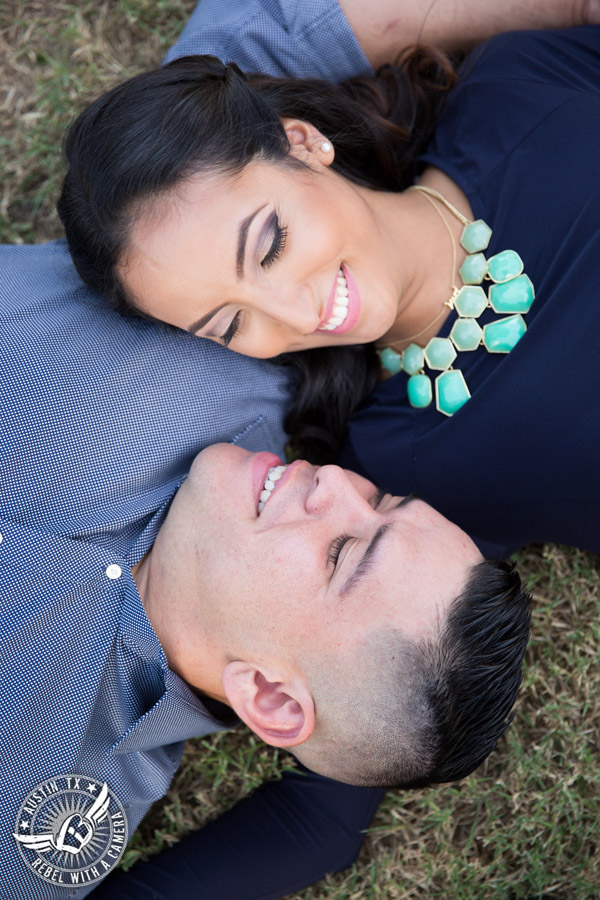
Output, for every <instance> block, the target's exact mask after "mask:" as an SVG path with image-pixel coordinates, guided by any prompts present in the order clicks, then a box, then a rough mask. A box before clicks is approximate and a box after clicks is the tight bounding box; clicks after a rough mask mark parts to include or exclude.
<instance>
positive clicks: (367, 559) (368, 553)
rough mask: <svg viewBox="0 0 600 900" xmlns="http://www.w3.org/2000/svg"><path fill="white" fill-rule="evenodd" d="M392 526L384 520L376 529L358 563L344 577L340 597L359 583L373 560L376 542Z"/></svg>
mask: <svg viewBox="0 0 600 900" xmlns="http://www.w3.org/2000/svg"><path fill="white" fill-rule="evenodd" d="M391 527H392V523H391V522H386V523H385V525H381V527H380V528H378V529H377V531H376V532H375V534H374V535H373V537H372V538H371V540H370V542H369V546H368V547H367V549H366V550H365V552H364V553H363V555H362V557H361V559H360V561H359V562H358V565H357V566H356V568H355V569H354V572H352V574H351V575H350V576H349V578H347V579H346V581H345V583H344V584H343V585H342V587H341V590H340V597H345V596H346V595H347V594H349V593H350V592H351V591H353V590H354V589H355V588H356V586H357V584H359V582H360V580H361V578H362V577H363V576H364V575H365V574H366V573H367V572H368V571H369V569H370V567H371V564H372V562H373V554H374V553H375V550H376V548H377V545H378V543H379V542H380V540H381V539H382V537H383V536H384V534H385V533H386V532H387V531H389V529H390V528H391Z"/></svg>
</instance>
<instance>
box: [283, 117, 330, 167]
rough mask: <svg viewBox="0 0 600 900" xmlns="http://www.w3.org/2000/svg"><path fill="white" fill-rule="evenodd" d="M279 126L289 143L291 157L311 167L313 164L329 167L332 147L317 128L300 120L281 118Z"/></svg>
mask: <svg viewBox="0 0 600 900" xmlns="http://www.w3.org/2000/svg"><path fill="white" fill-rule="evenodd" d="M281 124H282V125H283V127H284V128H285V133H286V135H287V139H288V141H289V142H290V146H291V150H290V153H291V155H292V156H295V157H296V158H297V159H300V160H302V162H306V163H312V164H313V165H314V164H315V163H321V164H322V165H324V166H330V165H331V163H332V162H333V157H334V150H333V145H332V144H331V143H330V142H329V141H328V140H327V138H326V137H325V136H324V135H323V134H321V132H320V131H319V129H318V128H315V126H314V125H311V124H310V122H304V121H303V120H302V119H286V118H283V119H282V120H281ZM323 148H328V149H323Z"/></svg>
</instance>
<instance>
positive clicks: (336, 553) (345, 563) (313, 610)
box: [155, 444, 481, 663]
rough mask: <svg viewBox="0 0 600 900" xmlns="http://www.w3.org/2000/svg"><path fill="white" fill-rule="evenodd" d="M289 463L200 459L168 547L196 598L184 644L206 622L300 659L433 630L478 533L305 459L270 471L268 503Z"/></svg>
mask: <svg viewBox="0 0 600 900" xmlns="http://www.w3.org/2000/svg"><path fill="white" fill-rule="evenodd" d="M280 465H281V463H280V460H279V459H278V458H277V457H276V456H274V455H273V454H271V453H258V454H252V453H249V452H248V451H245V450H242V449H241V448H239V447H234V446H231V445H229V444H216V445H213V446H212V447H209V448H208V449H206V450H204V451H203V452H202V453H200V454H199V455H198V456H197V457H196V460H195V462H194V464H193V466H192V469H191V472H190V475H189V477H188V479H187V480H186V481H185V482H184V484H183V485H182V487H181V488H180V490H179V492H178V494H177V496H176V497H175V499H174V501H173V504H172V507H171V510H170V512H169V516H168V518H167V520H166V522H165V524H164V525H163V528H162V529H161V535H160V539H159V540H157V544H156V545H155V546H156V549H158V550H159V554H160V555H159V559H160V560H162V562H161V565H163V566H170V567H171V570H172V571H173V572H175V571H176V572H177V578H178V591H179V593H180V596H183V597H185V598H186V600H185V602H186V603H188V604H189V615H188V616H187V624H186V634H182V635H181V639H182V642H183V641H185V640H187V639H189V636H190V630H191V629H194V627H195V624H194V623H195V622H198V627H202V628H205V629H206V628H207V626H208V627H209V630H210V633H211V634H213V635H217V636H218V638H219V639H221V638H223V639H225V645H226V646H228V647H230V649H231V653H232V654H233V655H235V654H236V653H241V652H242V651H241V648H242V647H244V648H245V649H246V650H247V649H248V648H250V650H253V651H254V652H255V653H256V654H258V656H261V654H262V655H263V657H264V654H267V653H271V652H272V653H284V654H285V655H286V658H287V659H289V660H290V661H291V662H292V663H294V662H295V661H296V658H297V659H298V660H300V659H301V658H302V657H305V656H306V654H307V653H308V654H315V655H317V656H318V654H319V653H321V652H322V651H324V650H325V649H326V650H327V652H331V650H332V649H333V650H335V651H336V653H346V652H348V653H350V654H351V653H352V648H353V647H357V646H358V645H360V644H361V642H363V641H365V640H366V638H367V637H368V635H369V634H370V633H371V632H372V631H374V630H376V629H378V628H380V627H389V628H395V629H397V630H398V631H400V632H401V633H402V634H403V635H404V636H405V637H406V638H408V639H411V640H418V639H420V638H422V637H426V636H428V635H434V634H435V633H436V630H437V628H438V625H439V624H440V623H441V622H443V620H444V618H445V615H446V610H447V607H448V605H449V603H450V602H451V601H452V599H453V598H454V597H455V596H457V595H458V594H459V593H460V591H461V589H462V588H463V586H464V584H465V582H466V579H467V575H468V570H469V568H470V567H471V566H472V565H474V564H476V563H478V562H480V561H481V556H480V554H479V551H478V550H477V548H476V547H475V545H474V544H473V543H472V541H471V540H470V539H469V537H468V536H467V535H466V534H465V533H464V532H462V531H461V530H460V529H459V528H457V527H456V526H455V525H453V524H452V523H451V522H449V521H448V520H447V519H445V518H444V517H443V516H441V515H440V514H439V513H437V512H436V511H435V510H433V509H432V508H431V507H430V506H428V505H427V504H426V503H424V502H423V501H421V500H418V499H415V498H406V499H404V500H401V499H400V498H398V497H392V496H391V495H389V494H386V495H383V496H382V495H381V494H380V492H378V491H377V490H376V488H375V486H374V485H373V484H372V483H371V482H370V481H367V480H366V479H365V478H362V477H361V476H359V475H356V474H355V473H353V472H349V471H345V470H343V469H340V468H338V467H337V466H323V467H321V468H318V467H315V466H312V465H310V464H309V463H307V462H304V461H296V462H294V463H292V464H291V465H289V466H287V468H285V470H284V472H283V474H282V475H281V476H280V477H278V478H277V477H276V480H271V484H273V485H274V487H273V488H272V490H271V493H270V495H269V496H268V499H266V502H264V506H263V507H262V509H261V511H260V512H259V511H258V505H259V502H260V495H261V492H263V490H264V484H265V480H266V478H267V475H268V473H269V470H270V469H272V468H274V467H278V466H280ZM277 475H278V472H276V473H275V476H277ZM196 613H197V615H196Z"/></svg>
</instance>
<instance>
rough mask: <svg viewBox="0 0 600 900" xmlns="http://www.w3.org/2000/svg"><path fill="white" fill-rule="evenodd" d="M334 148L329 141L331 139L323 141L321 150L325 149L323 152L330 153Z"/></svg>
mask: <svg viewBox="0 0 600 900" xmlns="http://www.w3.org/2000/svg"><path fill="white" fill-rule="evenodd" d="M332 149H333V148H332V146H331V144H330V143H329V141H323V142H322V143H321V150H322V151H323V153H330V152H331V150H332Z"/></svg>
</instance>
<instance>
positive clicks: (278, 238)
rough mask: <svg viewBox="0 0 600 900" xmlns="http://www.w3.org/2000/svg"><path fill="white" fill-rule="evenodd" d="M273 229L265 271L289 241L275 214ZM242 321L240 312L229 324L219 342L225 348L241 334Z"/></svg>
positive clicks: (283, 226)
mask: <svg viewBox="0 0 600 900" xmlns="http://www.w3.org/2000/svg"><path fill="white" fill-rule="evenodd" d="M273 228H274V235H273V242H272V244H271V246H270V247H269V249H268V251H267V253H266V255H265V256H264V257H263V259H262V260H261V262H260V264H261V266H262V268H263V269H268V268H269V266H272V265H273V263H274V262H275V261H276V260H278V259H279V257H280V256H281V254H282V253H283V251H284V249H285V243H286V241H287V236H288V230H287V228H286V227H285V225H280V224H279V219H278V218H277V214H276V213H273ZM241 320H242V313H241V311H239V312H237V313H236V314H235V316H234V317H233V319H232V320H231V323H230V324H229V327H228V328H227V331H226V332H225V334H222V335H221V336H220V338H219V341H220V342H221V343H222V344H223V346H224V347H228V346H229V345H230V343H231V342H232V340H233V339H234V337H236V336H237V335H239V334H240V331H241Z"/></svg>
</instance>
